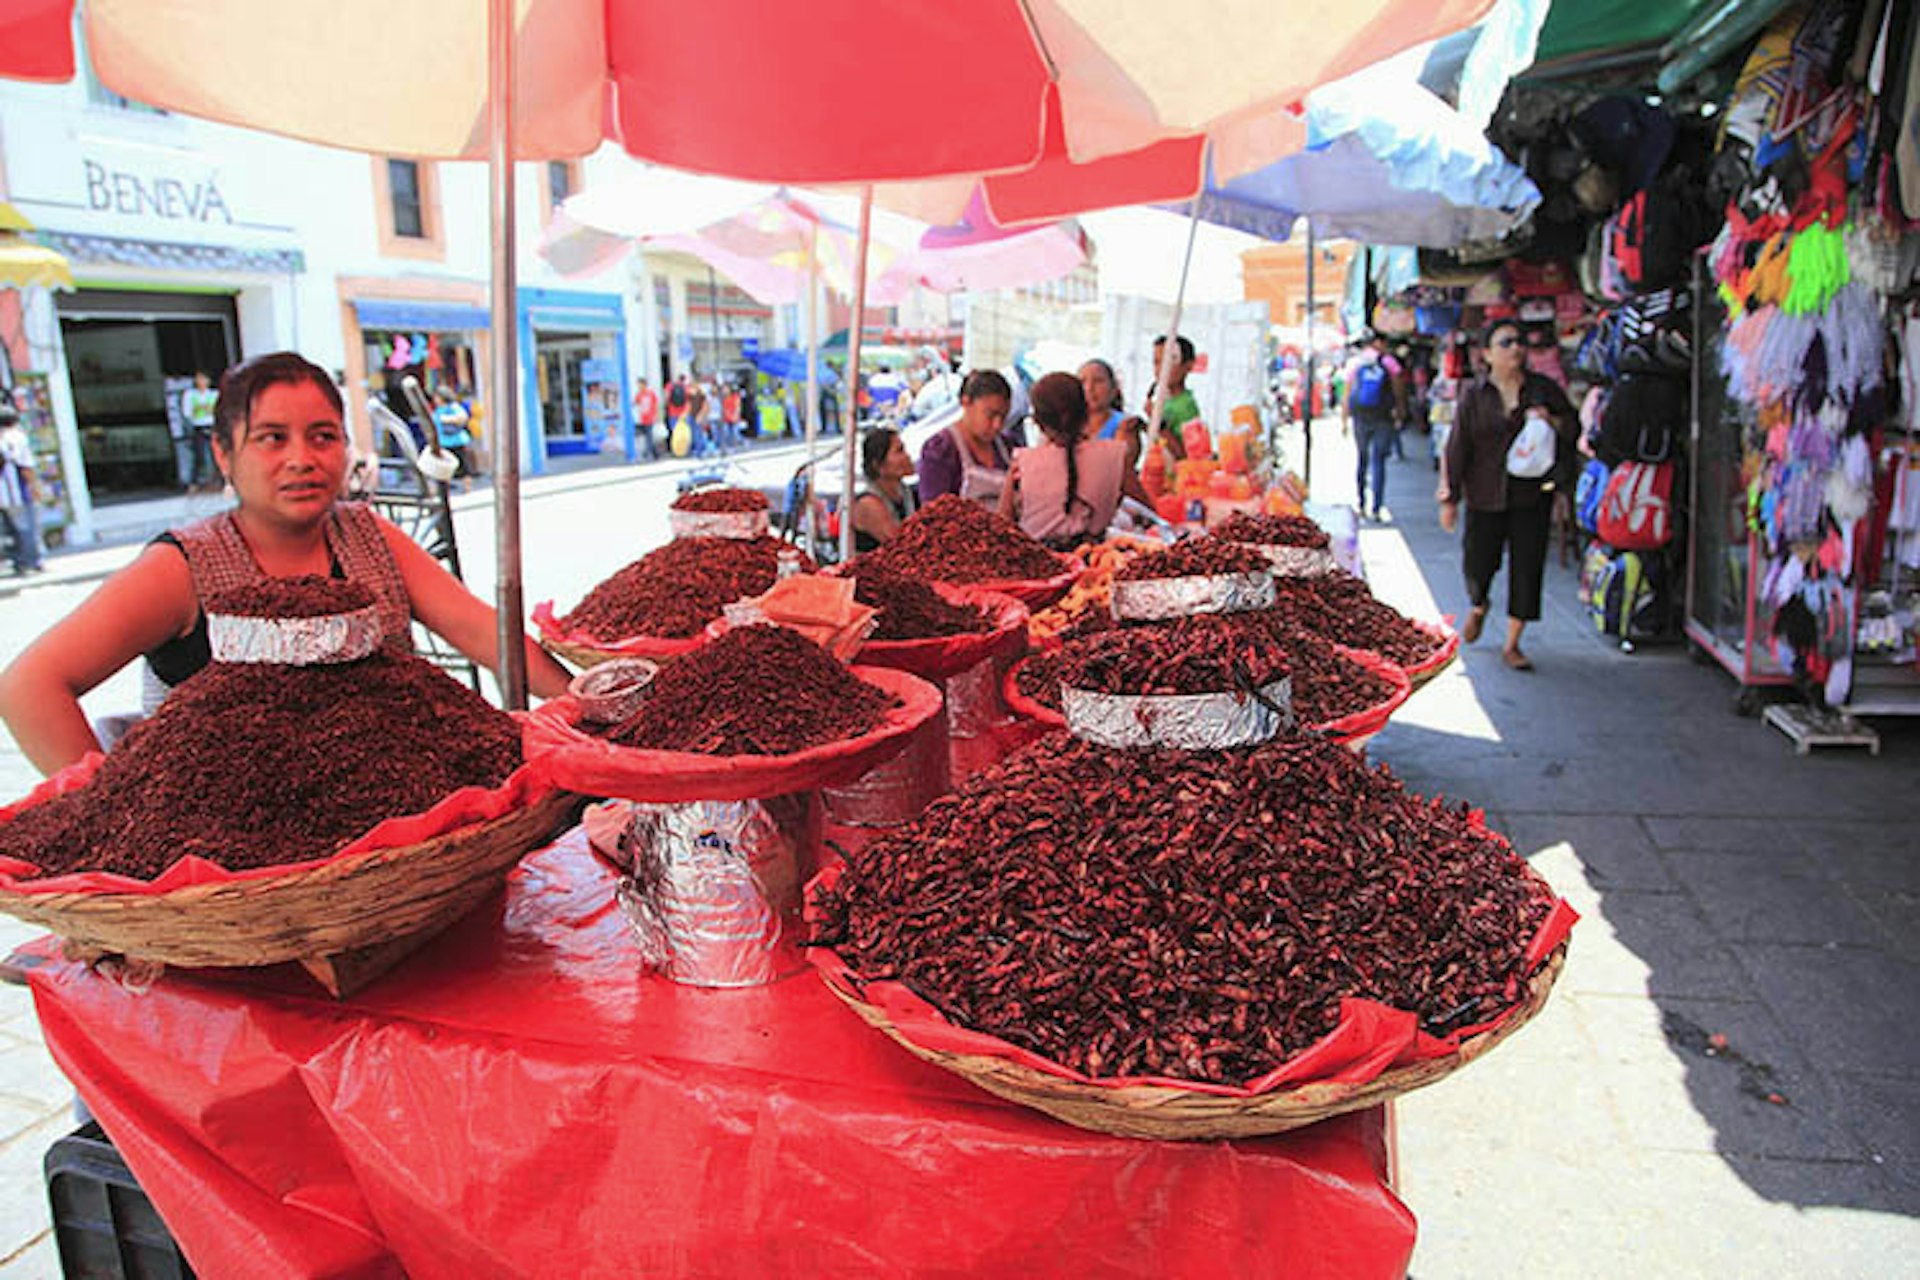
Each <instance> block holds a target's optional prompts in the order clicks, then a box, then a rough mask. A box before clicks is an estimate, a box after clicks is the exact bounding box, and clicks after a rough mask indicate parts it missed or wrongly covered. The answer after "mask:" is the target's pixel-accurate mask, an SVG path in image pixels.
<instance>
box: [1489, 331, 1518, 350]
mask: <svg viewBox="0 0 1920 1280" xmlns="http://www.w3.org/2000/svg"><path fill="white" fill-rule="evenodd" d="M1487 345H1488V346H1490V347H1517V346H1519V345H1520V339H1518V338H1516V337H1514V336H1513V335H1512V334H1507V335H1506V336H1505V337H1502V338H1495V339H1494V340H1493V341H1492V342H1489V343H1488V344H1487Z"/></svg>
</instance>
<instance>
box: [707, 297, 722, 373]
mask: <svg viewBox="0 0 1920 1280" xmlns="http://www.w3.org/2000/svg"><path fill="white" fill-rule="evenodd" d="M707 321H708V322H709V323H710V324H711V325H712V326H713V329H712V336H711V338H710V339H709V340H708V342H707V352H708V354H709V355H710V356H711V357H712V358H713V368H711V369H709V370H707V373H708V376H710V377H712V378H713V379H714V391H715V392H718V391H719V390H720V383H719V378H720V282H719V281H718V280H716V279H714V275H713V268H712V267H711V266H709V267H708V268H707Z"/></svg>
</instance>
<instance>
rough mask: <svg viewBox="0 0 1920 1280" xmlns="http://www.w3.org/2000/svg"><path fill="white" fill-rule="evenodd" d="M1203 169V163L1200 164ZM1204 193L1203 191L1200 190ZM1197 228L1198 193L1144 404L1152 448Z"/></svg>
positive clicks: (1157, 443) (1177, 354)
mask: <svg viewBox="0 0 1920 1280" xmlns="http://www.w3.org/2000/svg"><path fill="white" fill-rule="evenodd" d="M1202 169H1203V171H1204V166H1202ZM1202 194H1204V191H1203V192H1202ZM1199 231H1200V196H1197V195H1196V196H1195V197H1194V198H1193V206H1192V208H1190V209H1189V210H1188V211H1187V251H1186V252H1185V253H1184V254H1182V255H1181V257H1180V287H1179V288H1178V289H1176V290H1174V294H1173V316H1172V318H1171V319H1169V320H1168V321H1167V340H1166V342H1164V343H1163V344H1161V347H1160V367H1159V368H1158V369H1156V370H1154V375H1153V376H1154V382H1153V404H1152V405H1150V406H1149V407H1148V417H1147V443H1148V444H1149V445H1151V446H1152V447H1153V448H1156V449H1157V448H1159V447H1160V411H1161V409H1162V408H1163V407H1164V406H1165V405H1166V402H1167V396H1166V389H1167V378H1168V376H1169V375H1171V374H1172V373H1173V364H1174V361H1176V360H1178V359H1179V358H1180V351H1179V347H1178V346H1177V339H1178V338H1179V337H1180V311H1181V308H1182V307H1183V306H1185V304H1186V301H1187V273H1188V272H1189V271H1191V270H1192V269H1193V239H1194V236H1195V235H1197V234H1198V233H1199Z"/></svg>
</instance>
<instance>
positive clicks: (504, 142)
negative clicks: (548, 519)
mask: <svg viewBox="0 0 1920 1280" xmlns="http://www.w3.org/2000/svg"><path fill="white" fill-rule="evenodd" d="M513 22H514V0H488V3H487V123H488V135H489V137H488V145H487V176H488V178H489V186H490V195H491V197H492V199H491V205H492V222H493V228H492V229H493V298H492V302H493V415H494V429H493V522H494V557H495V562H496V564H497V566H498V572H497V574H496V576H495V600H496V603H497V605H498V608H499V617H498V619H497V623H498V630H497V635H498V639H499V642H500V653H499V656H498V657H497V659H496V666H495V674H496V675H497V676H498V677H499V680H500V697H501V700H502V702H503V703H504V705H505V706H506V708H507V709H508V710H509V711H519V710H524V709H525V707H526V705H527V650H526V627H525V622H524V619H523V618H522V612H523V608H524V605H523V600H522V592H521V585H520V326H519V323H518V317H517V316H516V314H515V311H514V307H515V287H514V286H515V268H514V236H515V230H514V208H513V178H514V173H513V162H514V146H513V139H514V129H513Z"/></svg>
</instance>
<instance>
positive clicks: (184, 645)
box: [147, 533, 347, 686]
mask: <svg viewBox="0 0 1920 1280" xmlns="http://www.w3.org/2000/svg"><path fill="white" fill-rule="evenodd" d="M147 545H148V546H150V547H151V546H155V545H164V546H169V547H172V548H173V549H174V550H175V551H178V552H179V553H180V555H181V558H183V559H184V558H185V557H186V554H187V551H186V548H185V547H182V546H181V545H180V539H178V538H176V537H174V536H173V535H172V534H171V533H163V534H160V535H159V536H157V537H155V538H154V539H153V540H152V541H151V542H149V543H147ZM328 560H329V561H330V562H331V569H330V570H329V575H330V576H331V577H335V578H344V577H346V576H347V572H346V570H345V569H344V568H342V567H341V564H340V557H338V556H336V555H333V554H331V552H329V554H328ZM212 661H213V643H212V641H210V640H208V639H207V614H206V610H204V609H203V610H201V611H200V614H199V616H198V617H196V618H195V619H194V620H193V630H191V631H189V632H187V634H185V635H183V636H175V637H174V638H173V639H171V640H168V641H166V642H165V643H163V644H161V645H159V646H158V647H157V648H155V649H153V650H152V651H151V652H149V653H148V654H147V663H148V665H150V666H151V667H152V668H153V674H155V675H156V676H159V677H160V678H161V679H162V680H164V681H165V682H166V683H167V684H168V685H169V686H172V685H177V684H179V683H180V682H181V681H182V680H185V679H186V678H187V677H188V676H190V675H193V674H195V673H197V672H198V671H199V670H200V669H201V668H202V667H204V666H206V665H207V664H208V663H210V662H212Z"/></svg>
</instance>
